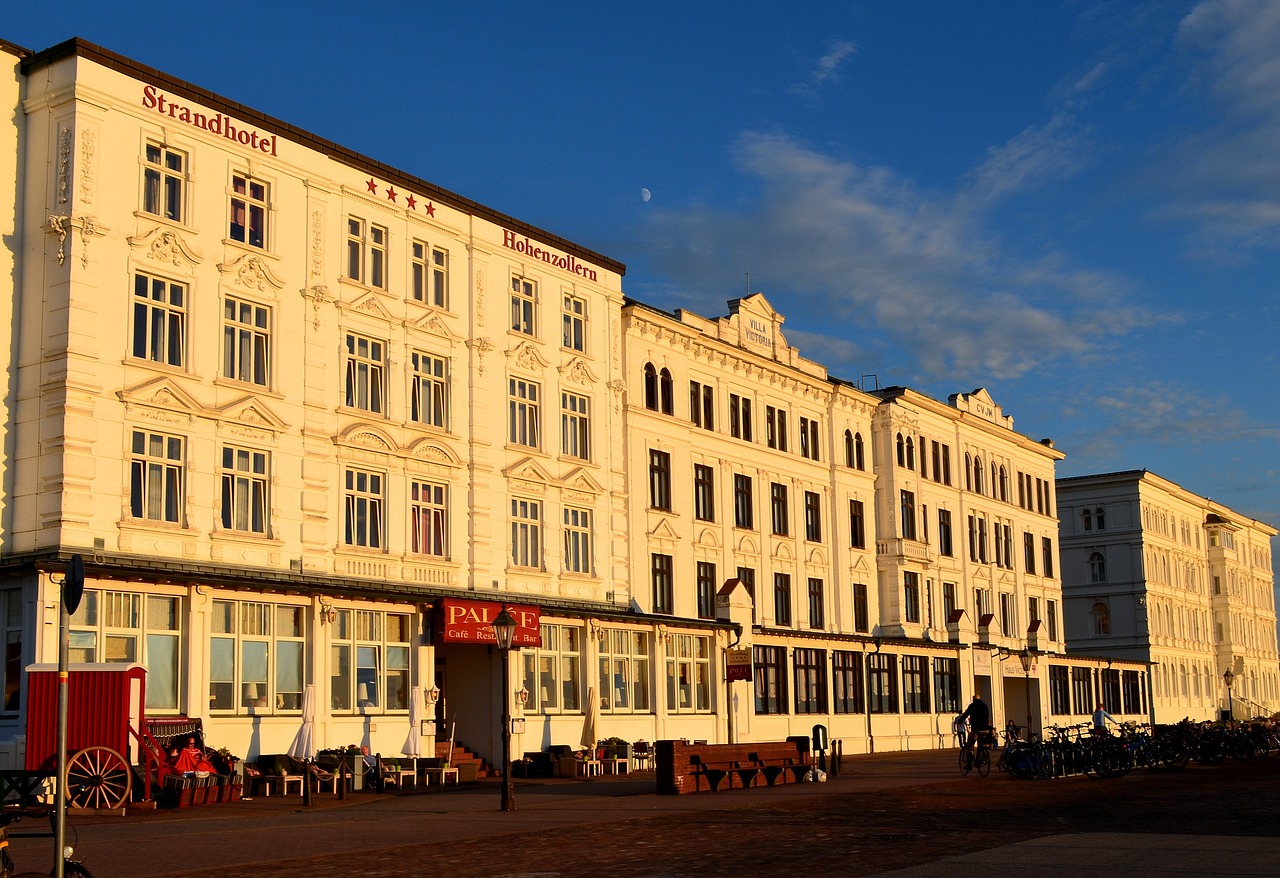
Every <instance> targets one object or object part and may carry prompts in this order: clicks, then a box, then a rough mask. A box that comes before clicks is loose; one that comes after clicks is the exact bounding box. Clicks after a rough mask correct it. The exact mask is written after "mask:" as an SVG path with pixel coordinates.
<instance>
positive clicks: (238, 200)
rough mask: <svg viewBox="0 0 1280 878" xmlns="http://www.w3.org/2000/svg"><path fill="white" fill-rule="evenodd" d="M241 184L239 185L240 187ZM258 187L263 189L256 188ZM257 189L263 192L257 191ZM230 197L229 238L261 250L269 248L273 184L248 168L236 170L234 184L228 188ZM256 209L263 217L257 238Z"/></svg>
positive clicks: (233, 174) (260, 216)
mask: <svg viewBox="0 0 1280 878" xmlns="http://www.w3.org/2000/svg"><path fill="white" fill-rule="evenodd" d="M238 185H240V188H237V186H238ZM255 187H260V189H257V190H255ZM255 191H257V192H260V194H255ZM227 199H228V223H227V239H228V240H231V241H237V242H239V243H240V244H243V245H245V246H246V247H254V248H256V249H258V250H267V249H269V248H270V245H271V184H270V183H268V182H267V181H266V180H262V179H260V178H258V177H255V176H253V175H252V174H250V173H248V172H247V171H233V172H232V174H231V186H230V188H229V189H228V190H227ZM237 205H238V207H237ZM237 211H239V214H240V215H241V217H242V218H243V220H244V221H243V222H241V223H239V224H237V223H236V221H235V219H236V215H237ZM255 213H256V214H257V216H258V217H259V218H260V221H259V223H258V226H259V228H258V232H257V238H256V240H255V237H254V231H253V230H254V226H255V223H254V216H255ZM237 225H238V227H239V229H240V232H239V234H237V232H236V229H237Z"/></svg>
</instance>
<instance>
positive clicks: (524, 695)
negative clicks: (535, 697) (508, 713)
mask: <svg viewBox="0 0 1280 878" xmlns="http://www.w3.org/2000/svg"><path fill="white" fill-rule="evenodd" d="M528 703H529V690H528V689H526V688H524V687H523V686H521V687H520V688H519V689H517V690H516V704H518V705H520V706H521V707H524V706H525V705H526V704H528Z"/></svg>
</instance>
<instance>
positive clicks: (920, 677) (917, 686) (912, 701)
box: [902, 655, 929, 713]
mask: <svg viewBox="0 0 1280 878" xmlns="http://www.w3.org/2000/svg"><path fill="white" fill-rule="evenodd" d="M902 712H903V713H928V712H929V657H928V656H923V655H904V656H903V657H902Z"/></svg>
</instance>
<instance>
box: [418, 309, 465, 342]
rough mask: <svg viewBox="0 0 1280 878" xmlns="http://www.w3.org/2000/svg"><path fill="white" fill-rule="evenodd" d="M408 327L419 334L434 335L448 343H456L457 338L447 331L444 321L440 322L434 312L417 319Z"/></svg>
mask: <svg viewBox="0 0 1280 878" xmlns="http://www.w3.org/2000/svg"><path fill="white" fill-rule="evenodd" d="M409 326H410V327H411V328H413V329H416V330H418V331H419V332H425V333H427V334H428V335H434V336H437V337H438V338H443V339H446V340H448V341H456V340H457V338H458V336H456V335H454V334H453V333H452V332H450V331H449V327H448V326H447V325H446V324H445V322H444V320H442V319H441V318H440V315H439V314H437V313H436V312H434V311H432V312H430V313H427V314H424V315H423V316H422V317H419V318H418V319H417V320H415V321H413V322H412V323H410V324H409Z"/></svg>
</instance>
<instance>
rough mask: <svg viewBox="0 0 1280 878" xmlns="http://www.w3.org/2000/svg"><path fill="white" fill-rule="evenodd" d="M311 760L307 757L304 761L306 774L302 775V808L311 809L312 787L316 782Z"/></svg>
mask: <svg viewBox="0 0 1280 878" xmlns="http://www.w3.org/2000/svg"><path fill="white" fill-rule="evenodd" d="M311 765H312V763H311V758H310V757H307V758H306V759H304V760H303V763H302V766H303V770H304V774H303V775H302V807H304V808H310V807H311V787H312V785H313V784H314V783H315V782H316V775H315V772H314V771H312V770H311Z"/></svg>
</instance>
